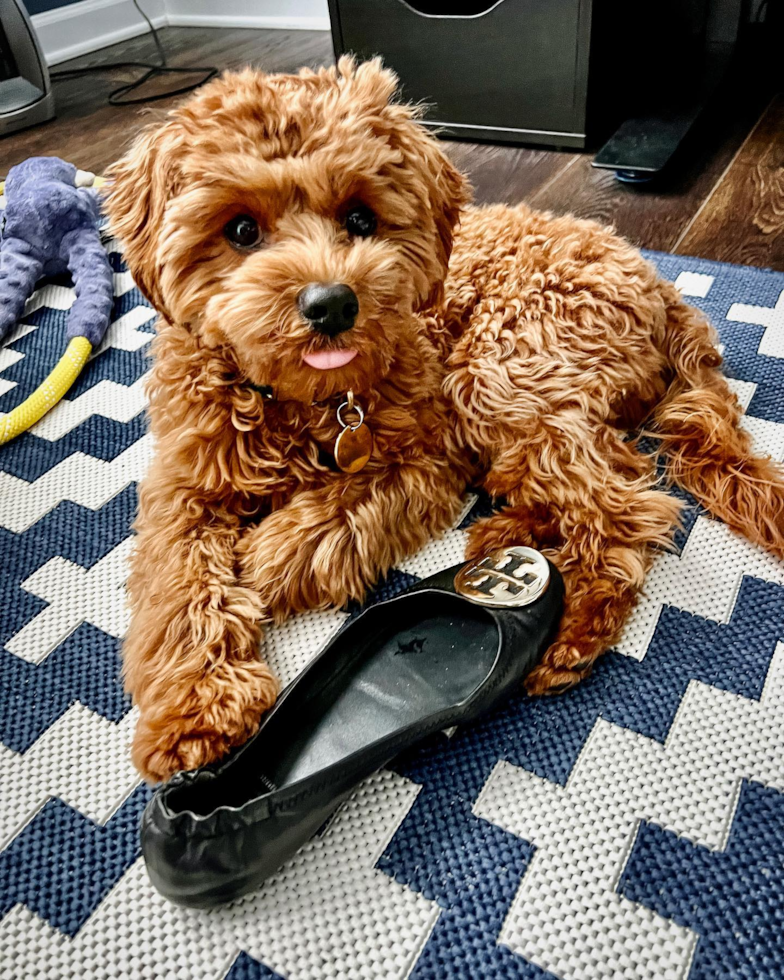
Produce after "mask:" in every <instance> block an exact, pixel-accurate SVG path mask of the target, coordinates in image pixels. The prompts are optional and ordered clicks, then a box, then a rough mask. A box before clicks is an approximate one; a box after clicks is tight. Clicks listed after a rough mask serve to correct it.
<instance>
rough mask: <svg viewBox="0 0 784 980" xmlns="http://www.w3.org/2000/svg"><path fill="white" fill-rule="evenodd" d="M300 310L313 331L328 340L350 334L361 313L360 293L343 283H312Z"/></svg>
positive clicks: (300, 301) (303, 295)
mask: <svg viewBox="0 0 784 980" xmlns="http://www.w3.org/2000/svg"><path fill="white" fill-rule="evenodd" d="M297 306H298V307H299V311H300V313H301V314H302V315H303V316H304V317H305V319H306V320H310V325H311V326H312V327H313V329H314V330H318V332H319V333H325V334H327V336H328V337H336V336H337V335H338V334H339V333H343V331H344V330H350V329H351V328H352V327H353V326H354V320H355V319H356V316H357V313H359V300H358V299H357V296H356V293H355V292H354V290H353V289H352V288H351V287H350V286H347V285H346V284H345V283H342V282H312V283H311V284H310V285H309V286H305V288H304V289H303V290H302V292H301V293H300V294H299V296H298V297H297Z"/></svg>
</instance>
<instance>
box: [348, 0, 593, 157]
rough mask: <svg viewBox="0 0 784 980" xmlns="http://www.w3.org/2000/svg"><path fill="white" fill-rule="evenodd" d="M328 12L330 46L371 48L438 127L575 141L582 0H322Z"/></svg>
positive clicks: (586, 3) (587, 17) (584, 51)
mask: <svg viewBox="0 0 784 980" xmlns="http://www.w3.org/2000/svg"><path fill="white" fill-rule="evenodd" d="M446 11H449V13H447V12H446ZM330 14H331V18H332V35H333V40H334V44H335V50H336V53H337V54H342V53H344V52H352V53H354V54H357V55H358V56H359V57H360V58H362V59H365V58H371V57H373V56H374V55H376V54H380V55H381V56H382V57H383V58H384V61H385V63H386V64H388V65H389V66H390V67H392V68H394V69H395V71H396V72H397V73H398V75H399V76H400V79H401V82H402V84H403V93H404V95H405V97H406V98H408V99H411V100H413V101H419V100H424V101H426V102H427V103H428V104H429V105H430V109H429V111H428V115H427V119H426V121H427V122H428V124H431V125H433V126H439V127H441V128H442V129H443V130H444V131H445V135H451V136H462V137H467V138H472V139H487V140H492V141H502V142H516V143H520V142H525V143H543V144H547V145H550V146H572V147H582V146H584V145H585V139H586V110H587V92H588V59H589V53H590V51H589V46H590V38H591V14H592V0H495V2H493V0H484V2H483V0H455V2H452V3H444V2H438V0H409V2H406V0H330Z"/></svg>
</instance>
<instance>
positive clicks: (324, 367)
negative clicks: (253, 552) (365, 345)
mask: <svg viewBox="0 0 784 980" xmlns="http://www.w3.org/2000/svg"><path fill="white" fill-rule="evenodd" d="M356 356H357V352H356V351H355V350H318V351H314V352H313V353H312V354H303V355H302V360H303V361H304V362H305V363H306V364H309V365H310V366H311V367H312V368H318V370H319V371H328V370H329V369H330V368H339V367H343V366H344V365H345V364H348V362H349V361H353V360H354V358H355V357H356Z"/></svg>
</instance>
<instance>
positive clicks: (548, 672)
mask: <svg viewBox="0 0 784 980" xmlns="http://www.w3.org/2000/svg"><path fill="white" fill-rule="evenodd" d="M595 660H596V653H595V652H594V653H591V652H588V651H581V650H580V649H579V648H578V647H576V646H572V645H571V644H569V643H554V644H553V645H552V646H551V647H550V648H549V649H548V650H547V652H546V653H545V655H544V657H543V658H542V662H541V663H540V664H539V665H538V666H536V667H534V669H533V670H532V671H531V673H530V674H529V675H528V677H526V679H525V689H526V691H528V693H529V694H561V693H562V692H563V691H568V690H569V688H570V687H574V686H575V684H579V683H580V681H581V680H583V679H584V678H585V677H587V676H588V675H589V674H590V673H591V670H592V669H593V664H594V661H595Z"/></svg>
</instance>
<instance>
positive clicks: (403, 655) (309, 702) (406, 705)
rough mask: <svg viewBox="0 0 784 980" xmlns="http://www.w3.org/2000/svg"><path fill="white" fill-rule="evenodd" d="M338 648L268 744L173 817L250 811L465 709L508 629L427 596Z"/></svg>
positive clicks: (265, 738) (271, 730) (351, 633)
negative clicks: (262, 798) (264, 798)
mask: <svg viewBox="0 0 784 980" xmlns="http://www.w3.org/2000/svg"><path fill="white" fill-rule="evenodd" d="M335 642H336V643H337V645H338V647H339V649H334V648H333V651H332V653H331V654H330V655H329V656H328V657H327V658H326V662H324V663H322V664H321V665H319V666H318V667H316V668H315V669H313V670H311V675H312V676H311V680H310V681H309V683H308V684H307V689H306V690H305V689H302V690H301V691H296V692H293V693H292V694H291V695H290V696H289V697H288V698H287V700H286V704H285V706H284V707H283V708H282V709H281V711H280V712H279V713H278V714H277V715H276V716H275V717H274V718H273V719H271V721H270V723H269V724H268V725H266V726H265V729H264V731H263V732H262V733H261V736H262V737H260V738H258V739H255V740H254V741H253V742H252V743H251V744H250V745H249V746H248V747H247V748H246V749H245V750H244V751H242V752H240V753H239V754H238V755H237V757H236V760H235V761H233V762H232V763H231V764H230V765H227V766H225V767H224V769H223V770H222V771H221V773H220V774H219V775H218V776H217V777H216V778H214V779H210V780H208V781H204V782H203V783H202V782H198V783H195V784H191V785H190V786H186V787H183V788H182V789H180V790H178V791H177V792H176V793H172V794H171V795H170V798H169V800H168V801H167V802H168V803H169V806H170V807H171V808H172V809H175V810H180V809H182V810H185V809H187V810H191V811H193V812H195V813H200V814H207V813H209V812H211V811H212V810H213V809H215V807H217V806H241V805H242V804H243V803H245V802H247V801H248V800H250V799H254V798H255V797H257V796H259V795H261V794H262V793H264V792H266V791H267V790H269V789H270V788H273V787H277V788H281V787H283V786H286V785H290V784H292V783H295V782H299V781H300V780H302V779H305V778H307V777H308V776H310V775H312V774H313V773H314V772H317V771H318V770H321V769H325V768H326V767H327V766H330V765H334V764H335V763H339V762H340V761H341V760H343V759H346V758H348V757H349V756H350V755H352V754H353V753H355V752H357V751H359V750H361V749H365V748H366V747H368V746H369V745H371V744H372V743H374V742H378V741H380V740H382V739H385V738H386V737H387V736H389V735H390V734H392V733H394V732H395V731H398V730H400V729H404V728H407V727H409V726H410V725H416V724H417V723H420V722H424V721H426V720H427V719H429V718H430V717H432V716H433V715H437V714H438V713H440V712H442V711H445V710H447V709H449V708H451V707H453V706H454V705H456V704H460V703H461V702H463V701H465V700H467V699H468V698H469V697H470V696H471V695H472V694H473V693H474V692H475V691H476V690H477V689H478V688H479V687H480V686H481V685H482V684H483V682H484V681H485V680H486V678H487V676H488V675H489V673H490V671H491V670H492V668H493V665H494V663H495V659H496V654H497V651H498V627H497V626H496V623H495V620H494V619H493V618H492V616H491V615H490V614H489V613H488V611H487V610H486V609H482V607H481V606H471V605H469V604H468V603H466V602H465V601H464V600H462V599H459V598H457V597H455V596H451V595H448V594H443V593H442V594H439V593H426V592H425V593H422V594H420V595H417V596H412V597H411V598H409V599H407V600H403V601H402V602H401V603H400V604H399V606H396V605H394V604H393V605H392V606H391V607H387V606H380V607H379V608H378V613H376V612H375V611H374V610H371V612H370V613H369V614H368V615H366V616H365V617H363V619H362V620H361V621H360V623H357V624H356V625H354V624H350V625H349V626H348V627H347V629H346V630H345V631H344V633H343V634H341V636H340V637H338V638H337V640H336V641H335ZM349 644H350V647H351V648H349V646H348V645H349ZM336 662H337V663H339V664H340V665H341V667H340V668H339V669H336V667H335V663H336ZM303 688H304V685H303Z"/></svg>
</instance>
